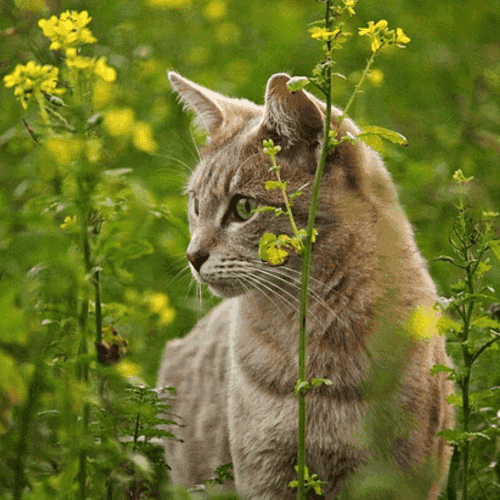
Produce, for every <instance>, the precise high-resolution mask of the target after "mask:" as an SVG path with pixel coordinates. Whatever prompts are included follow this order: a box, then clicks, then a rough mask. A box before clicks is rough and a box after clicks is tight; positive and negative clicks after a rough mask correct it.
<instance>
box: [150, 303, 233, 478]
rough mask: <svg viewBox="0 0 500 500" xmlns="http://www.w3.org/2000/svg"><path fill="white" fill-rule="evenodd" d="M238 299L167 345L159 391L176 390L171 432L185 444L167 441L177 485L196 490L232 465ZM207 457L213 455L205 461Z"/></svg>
mask: <svg viewBox="0 0 500 500" xmlns="http://www.w3.org/2000/svg"><path fill="white" fill-rule="evenodd" d="M236 300H238V299H230V300H225V301H224V302H222V303H221V304H220V305H219V306H217V307H216V308H215V309H213V310H212V311H211V312H210V313H209V314H208V315H207V316H205V317H204V318H203V319H202V320H201V321H199V322H198V324H197V325H196V326H195V327H194V328H193V330H192V331H191V332H190V333H189V334H188V335H187V336H186V337H184V338H182V339H175V340H172V341H171V342H169V343H168V344H167V347H166V349H165V353H164V355H163V360H162V362H161V366H160V372H159V376H158V383H157V387H158V388H161V387H175V388H176V393H177V395H176V396H173V397H171V398H170V400H169V404H171V407H172V408H171V412H170V413H169V414H168V415H167V417H169V418H172V419H173V420H175V421H177V422H179V426H178V427H177V426H175V427H172V426H169V427H168V429H166V430H168V431H170V432H173V433H174V434H175V436H176V437H177V438H179V439H182V440H183V441H184V442H183V443H181V442H179V441H174V440H171V439H167V440H165V448H166V460H167V463H168V465H169V466H170V467H172V471H171V472H170V476H171V479H172V481H173V482H174V484H183V485H185V486H194V484H200V483H201V482H202V480H203V479H207V478H209V477H211V476H213V475H214V471H215V469H216V468H217V467H218V466H219V465H221V464H225V463H228V462H230V461H231V458H230V454H229V438H228V431H227V412H226V406H227V389H226V388H227V375H226V374H227V369H228V359H227V358H228V331H229V323H230V315H231V310H232V309H233V308H234V307H235V301H236ZM207 457H210V459H209V460H207Z"/></svg>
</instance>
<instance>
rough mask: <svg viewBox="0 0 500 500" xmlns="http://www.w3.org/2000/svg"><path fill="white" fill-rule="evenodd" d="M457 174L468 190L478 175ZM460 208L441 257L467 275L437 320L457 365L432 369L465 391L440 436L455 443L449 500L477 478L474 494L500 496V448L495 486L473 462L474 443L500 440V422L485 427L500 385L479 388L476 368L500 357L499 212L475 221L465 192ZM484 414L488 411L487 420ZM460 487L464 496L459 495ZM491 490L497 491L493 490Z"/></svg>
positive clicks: (461, 185) (465, 492)
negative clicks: (492, 280) (495, 279)
mask: <svg viewBox="0 0 500 500" xmlns="http://www.w3.org/2000/svg"><path fill="white" fill-rule="evenodd" d="M453 178H454V180H455V181H456V183H457V184H458V186H459V188H460V189H461V190H462V191H463V189H464V188H465V187H466V186H468V185H469V184H470V182H471V181H472V180H473V177H469V178H466V177H465V176H464V175H463V173H462V171H461V170H457V171H456V172H455V175H454V176H453ZM456 209H457V210H458V215H457V218H456V220H455V221H454V223H453V232H452V233H451V235H450V237H449V242H450V245H451V246H452V248H453V251H454V256H449V255H443V256H440V257H438V258H437V259H436V260H437V261H442V262H446V263H448V264H449V265H451V266H453V267H455V268H457V269H459V270H460V272H461V275H462V276H461V277H460V278H459V279H458V281H456V282H455V284H453V285H452V291H453V294H452V296H451V297H450V298H448V299H443V300H442V301H441V303H442V307H443V309H444V310H445V311H446V312H447V313H448V315H443V316H442V317H441V318H440V320H439V321H438V323H437V326H438V328H439V329H440V330H441V333H446V334H447V336H448V342H449V344H450V345H452V346H453V347H454V353H455V356H454V358H455V360H456V363H457V366H456V367H455V368H450V367H448V366H443V365H435V366H434V367H433V368H432V373H433V374H436V373H439V372H443V371H444V372H446V373H449V378H450V379H451V380H453V381H454V382H455V385H456V386H457V387H458V389H459V393H457V394H452V395H451V396H449V398H448V402H449V403H450V404H452V405H454V406H455V407H456V409H457V411H458V412H459V414H460V421H461V426H458V427H457V428H456V429H446V430H444V431H441V432H440V433H439V435H441V436H444V437H445V438H446V440H447V441H448V443H449V444H450V445H451V446H452V447H453V455H452V461H451V466H450V472H449V478H448V486H447V489H446V492H447V497H448V499H449V500H454V499H456V498H461V499H462V500H466V499H467V498H470V497H471V496H470V493H471V491H472V489H471V480H472V479H473V478H474V479H475V480H476V481H477V491H476V492H475V493H474V495H473V496H472V498H478V497H480V496H482V497H484V498H491V496H490V495H491V494H493V495H494V496H498V495H499V493H500V487H499V485H498V483H499V474H498V471H496V469H495V466H496V464H495V463H494V462H493V460H497V459H498V457H499V454H498V450H497V452H496V457H492V462H493V465H492V467H491V470H490V475H493V476H495V475H496V484H495V483H494V482H493V485H494V487H493V488H492V485H491V484H490V485H488V486H486V485H483V484H482V483H481V481H480V480H479V479H478V476H477V471H475V470H474V464H473V463H472V460H471V448H472V447H481V446H483V443H484V442H485V441H493V442H495V441H496V440H498V439H499V438H500V431H499V430H498V427H497V425H485V423H486V422H485V417H486V416H487V415H488V413H493V416H494V417H495V416H496V418H498V414H497V415H495V411H494V408H488V407H485V406H483V405H484V404H485V403H486V404H487V403H488V402H489V401H493V400H496V401H498V397H495V391H498V390H499V389H500V388H499V387H486V388H484V387H481V386H480V385H479V386H478V384H477V382H474V377H473V374H474V370H473V368H475V366H477V365H478V364H479V361H480V358H481V357H482V356H484V355H486V354H487V353H488V352H490V353H495V354H496V355H498V341H500V321H499V318H498V316H497V315H496V314H492V312H493V313H494V311H495V310H496V309H495V308H493V309H492V310H487V309H485V305H486V304H488V303H490V304H492V303H497V301H498V295H497V294H496V291H495V289H494V288H493V286H492V285H490V284H485V283H484V277H485V275H486V274H487V273H488V272H489V271H490V270H491V268H492V267H491V265H490V258H489V257H488V256H487V255H488V253H491V254H493V255H494V257H495V259H496V260H497V261H498V262H500V240H499V239H498V237H497V236H496V235H495V231H494V223H495V221H496V220H497V218H498V215H499V214H498V213H495V212H483V213H482V216H481V218H480V220H475V219H474V217H473V216H472V211H471V208H470V207H469V206H468V205H467V203H466V201H465V199H464V197H463V195H461V196H460V199H459V202H458V204H457V205H456ZM481 413H482V415H484V416H483V417H482V418H481ZM473 474H474V476H472V475H473ZM460 490H461V496H458V492H459V491H460ZM486 490H494V491H493V493H489V492H487V491H486Z"/></svg>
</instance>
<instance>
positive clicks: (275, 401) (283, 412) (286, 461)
mask: <svg viewBox="0 0 500 500" xmlns="http://www.w3.org/2000/svg"><path fill="white" fill-rule="evenodd" d="M233 375H234V371H233ZM237 380H238V377H234V378H232V379H231V382H230V384H231V385H232V387H231V389H230V391H229V397H228V416H229V436H230V438H229V439H230V448H231V457H232V460H233V467H234V476H235V483H236V490H237V491H238V493H239V494H240V495H241V496H242V498H245V499H246V500H275V499H276V500H278V499H279V500H288V499H290V500H293V499H295V497H296V490H294V489H292V488H290V487H288V484H289V482H290V481H292V480H293V479H294V478H295V477H296V472H295V471H294V465H295V464H296V461H297V448H296V439H297V437H296V433H297V429H296V407H295V406H296V404H295V406H294V403H296V402H295V401H294V399H293V398H286V399H282V398H280V397H275V396H269V395H266V394H263V393H262V391H258V390H256V388H254V387H251V386H248V385H246V386H245V385H241V384H238V382H237Z"/></svg>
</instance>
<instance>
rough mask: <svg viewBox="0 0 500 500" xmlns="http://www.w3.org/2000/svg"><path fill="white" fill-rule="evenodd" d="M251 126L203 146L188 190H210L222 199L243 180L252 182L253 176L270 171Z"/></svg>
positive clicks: (240, 184) (240, 185)
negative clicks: (263, 159) (253, 135)
mask: <svg viewBox="0 0 500 500" xmlns="http://www.w3.org/2000/svg"><path fill="white" fill-rule="evenodd" d="M251 130H252V124H251V123H248V124H247V126H246V127H244V129H243V128H242V129H240V130H239V131H238V132H236V133H234V134H233V135H232V136H231V137H227V136H226V137H225V138H224V139H223V140H221V139H220V138H215V139H214V141H213V142H212V143H211V144H210V145H209V146H208V147H206V148H205V149H204V150H203V152H202V156H201V161H200V163H199V164H198V166H197V168H196V169H195V171H194V172H193V175H192V176H191V177H190V179H189V181H188V183H187V185H186V191H187V192H192V193H196V194H197V195H199V196H203V195H204V194H207V193H209V194H210V196H215V197H217V198H220V199H223V198H227V197H228V196H230V195H232V194H234V193H235V192H237V191H238V189H239V188H241V187H243V186H242V184H244V185H247V184H249V182H250V180H251V178H253V177H255V178H258V177H261V175H262V173H267V172H268V165H267V161H264V162H263V161H262V155H261V154H260V155H259V154H258V152H259V150H258V147H257V142H256V141H255V140H254V138H253V137H252V134H251V133H250V132H251Z"/></svg>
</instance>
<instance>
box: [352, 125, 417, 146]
mask: <svg viewBox="0 0 500 500" xmlns="http://www.w3.org/2000/svg"><path fill="white" fill-rule="evenodd" d="M357 137H358V139H361V140H362V141H363V142H365V143H367V144H368V145H369V146H370V147H373V146H372V145H371V144H369V142H372V143H375V145H376V146H378V144H379V142H380V140H379V141H377V140H376V139H374V138H378V137H381V138H383V139H385V140H387V141H390V142H392V143H394V144H399V145H400V146H408V141H407V140H406V137H405V136H404V135H401V134H399V133H398V132H394V131H393V130H388V129H386V128H383V127H375V126H368V127H364V128H363V132H361V134H358V135H357ZM367 141H368V142H367ZM380 143H381V142H380ZM382 147H383V145H382ZM374 149H376V150H380V149H379V148H377V147H375V148H374Z"/></svg>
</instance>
